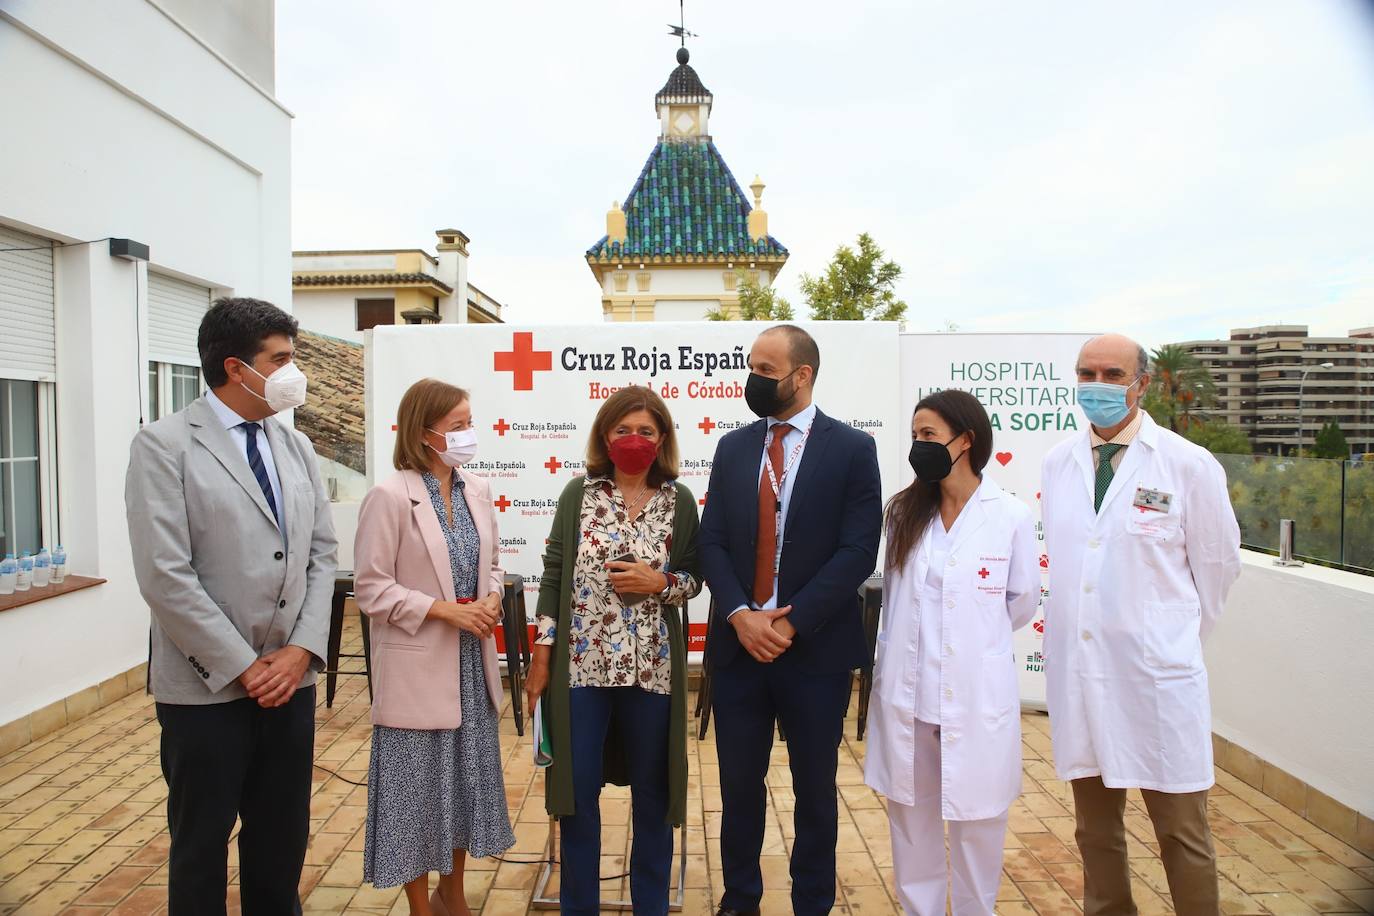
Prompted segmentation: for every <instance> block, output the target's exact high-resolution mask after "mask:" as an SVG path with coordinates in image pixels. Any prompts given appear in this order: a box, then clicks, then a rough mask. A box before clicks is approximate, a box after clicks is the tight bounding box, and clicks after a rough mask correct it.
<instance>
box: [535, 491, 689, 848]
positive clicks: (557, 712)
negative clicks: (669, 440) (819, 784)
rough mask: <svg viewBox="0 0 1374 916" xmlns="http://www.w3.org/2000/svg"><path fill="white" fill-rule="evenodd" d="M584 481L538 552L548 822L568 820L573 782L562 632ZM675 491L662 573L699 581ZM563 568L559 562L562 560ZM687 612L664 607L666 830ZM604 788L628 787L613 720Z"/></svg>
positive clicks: (679, 812) (680, 816)
mask: <svg viewBox="0 0 1374 916" xmlns="http://www.w3.org/2000/svg"><path fill="white" fill-rule="evenodd" d="M584 480H585V478H584V477H574V478H573V479H572V481H571V482H569V484H568V485H567V486H566V487H564V488H563V493H562V495H561V496H559V497H558V509H557V510H556V511H555V513H554V517H553V528H552V530H550V532H549V543H548V545H547V547H546V548H545V550H544V575H543V577H542V578H541V579H540V580H539V607H538V613H539V614H540V615H541V616H545V617H553V618H555V619H556V620H557V621H558V633H557V637H556V638H555V640H554V644H553V660H552V665H551V666H550V671H549V684H548V687H546V688H545V690H544V695H543V698H544V703H543V709H544V722H545V727H546V728H547V729H548V732H549V737H550V739H551V741H552V743H553V764H552V765H551V766H549V767H548V769H547V770H546V771H545V793H544V807H545V808H546V809H547V810H548V812H549V814H550V815H551V816H553V817H564V816H567V815H571V814H573V813H574V810H573V809H574V807H575V805H574V802H573V779H572V741H571V739H570V737H569V731H568V727H569V719H570V718H571V713H570V711H569V697H568V694H569V693H570V692H571V691H570V688H569V686H568V627H569V625H570V623H569V621H570V619H571V615H570V614H569V606H570V604H571V601H572V576H573V562H572V561H573V559H574V558H575V557H576V553H577V546H576V545H577V543H578V541H579V532H578V529H579V527H580V526H581V519H582V496H583V492H584V489H585V487H584ZM674 486H676V488H677V497H676V500H677V502H676V506H675V515H674V518H673V546H672V549H671V550H670V551H669V554H668V569H669V570H670V571H673V572H689V573H691V574H692V576H693V577H695V578H696V580H697V581H698V582H700V581H701V572H700V570H699V569H698V567H697V528H698V527H699V519H698V515H697V501H696V497H695V496H693V495H692V491H691V490H688V489H687V488H686V487H684V486H683V485H682V484H680V483H678V484H675V485H674ZM565 558H566V560H567V562H564V560H565ZM684 611H685V608H679V607H671V606H665V607H664V608H663V617H664V621H665V622H666V623H667V625H668V652H669V658H670V659H671V680H672V694H671V710H672V711H671V713H670V718H669V722H668V818H667V820H668V823H669V824H671V825H673V826H674V827H676V826H678V825H680V824H683V823H685V822H686V819H687V641H686V639H685V633H684V627H683V618H684V616H685V614H684ZM603 759H604V761H605V762H604V764H603V767H604V772H603V777H604V779H603V785H604V784H606V783H610V784H612V785H617V786H624V785H628V784H629V781H630V780H629V771H628V767H627V766H626V762H625V751H624V746H623V744H622V743H621V739H620V735H619V733H618V731H617V729H616V726H615V723H614V721H612V723H611V727H610V729H609V730H608V733H607V735H606V749H605V755H604V757H603Z"/></svg>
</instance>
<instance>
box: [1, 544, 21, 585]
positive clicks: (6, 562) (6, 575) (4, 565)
mask: <svg viewBox="0 0 1374 916" xmlns="http://www.w3.org/2000/svg"><path fill="white" fill-rule="evenodd" d="M18 578H19V561H18V560H16V559H15V558H14V554H12V553H7V554H5V559H3V560H0V595H13V594H14V580H15V579H18Z"/></svg>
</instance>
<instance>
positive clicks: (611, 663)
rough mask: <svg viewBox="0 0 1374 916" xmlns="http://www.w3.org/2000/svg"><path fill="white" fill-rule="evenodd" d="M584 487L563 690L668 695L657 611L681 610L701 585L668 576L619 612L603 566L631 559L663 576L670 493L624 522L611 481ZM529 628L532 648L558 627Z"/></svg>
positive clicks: (547, 622)
mask: <svg viewBox="0 0 1374 916" xmlns="http://www.w3.org/2000/svg"><path fill="white" fill-rule="evenodd" d="M585 487H586V492H585V494H584V495H583V497H582V518H581V522H580V524H579V526H578V528H579V536H578V542H577V552H576V554H575V556H574V558H573V560H572V562H573V563H574V566H573V576H572V602H571V605H570V612H571V615H572V619H571V620H570V621H569V626H568V681H569V686H571V687H631V686H637V687H640V688H642V689H644V690H647V691H648V692H649V693H665V694H666V693H669V692H670V686H669V685H670V674H671V671H670V667H671V661H670V659H669V656H668V625H667V623H666V622H665V621H664V619H663V607H664V605H677V606H681V605H682V604H684V603H685V602H686V600H687V599H688V598H691V597H692V596H693V595H695V594H697V592H699V591H701V584H700V583H699V582H697V580H696V579H695V578H694V577H693V576H692V575H691V574H690V573H685V572H672V571H667V577H668V580H669V582H670V583H671V584H670V585H669V586H668V588H667V590H666V591H664V592H660V593H654V594H651V595H649V596H648V597H647V598H645V599H644V600H642V601H640V602H638V603H635V604H631V605H629V606H626V605H625V603H624V601H622V600H621V596H620V595H619V594H618V593H617V592H616V590H615V588H614V587H612V585H611V580H610V578H609V576H608V575H607V574H608V573H609V570H607V569H606V563H608V562H610V561H611V560H614V559H616V558H617V557H620V556H624V555H625V554H626V553H633V554H634V555H635V557H637V558H638V559H640V560H642V561H644V562H645V563H648V564H649V565H650V566H652V567H653V568H654V569H656V570H659V571H663V567H664V566H666V565H667V563H668V554H669V551H670V550H671V549H672V546H673V518H674V514H675V509H676V504H677V488H676V487H675V486H674V485H673V482H672V481H667V482H665V483H664V484H663V485H662V486H660V487H659V488H658V490H657V491H656V492H654V493H653V495H651V496H650V497H649V502H648V504H647V505H646V506H645V507H644V511H643V512H641V513H640V515H639V518H637V519H635V520H634V521H633V522H631V521H629V519H628V518H627V516H626V513H625V499H624V497H623V496H622V495H621V493H620V490H619V489H617V488H616V486H615V483H614V482H613V481H611V480H609V479H607V478H605V477H589V478H588V479H587V480H586V482H585ZM565 556H566V554H565ZM535 623H536V628H537V631H536V632H537V636H536V638H535V643H536V645H543V646H550V645H553V643H554V640H555V639H556V638H557V628H558V623H557V621H556V620H554V618H552V617H544V616H540V617H539V618H538V619H537V620H536V622H535Z"/></svg>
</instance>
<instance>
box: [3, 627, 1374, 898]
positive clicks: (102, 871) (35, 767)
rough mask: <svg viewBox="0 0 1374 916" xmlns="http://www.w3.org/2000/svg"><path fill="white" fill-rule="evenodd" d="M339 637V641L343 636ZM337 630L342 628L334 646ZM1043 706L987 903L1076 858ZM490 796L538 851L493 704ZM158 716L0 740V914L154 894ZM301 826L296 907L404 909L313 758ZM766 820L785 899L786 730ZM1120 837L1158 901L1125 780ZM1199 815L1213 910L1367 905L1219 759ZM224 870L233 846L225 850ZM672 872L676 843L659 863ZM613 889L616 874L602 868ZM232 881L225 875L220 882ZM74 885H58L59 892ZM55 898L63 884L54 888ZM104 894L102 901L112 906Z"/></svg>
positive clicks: (769, 865) (1055, 885) (697, 818)
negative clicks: (496, 777) (6, 744)
mask: <svg viewBox="0 0 1374 916" xmlns="http://www.w3.org/2000/svg"><path fill="white" fill-rule="evenodd" d="M346 635H348V638H349V639H350V640H352V645H353V646H354V647H356V645H357V643H356V636H354V635H352V631H351V630H350V633H349V634H346ZM348 645H349V644H348V643H346V645H345V649H346V651H347V650H348ZM340 687H341V689H340V692H339V695H338V697H337V698H336V703H335V706H334V708H333V709H332V710H324V709H323V708H321V709H320V710H319V714H318V718H317V723H318V727H317V741H316V748H317V756H318V759H319V760H320V761H321V763H323V764H324V765H326V766H328V767H329V768H330V769H332V770H336V771H338V772H340V773H343V774H345V775H347V776H348V777H349V778H350V779H355V780H361V779H363V778H365V775H366V768H367V762H368V755H369V741H370V737H371V727H370V725H369V723H368V719H367V695H366V692H365V687H364V685H363V683H362V679H361V678H356V679H345V680H344V681H343V682H341V685H340ZM1046 728H1047V720H1046V719H1045V717H1044V716H1039V715H1024V716H1023V717H1022V733H1023V737H1024V740H1023V749H1024V752H1025V753H1024V760H1023V765H1024V769H1023V784H1024V786H1025V792H1024V793H1023V795H1022V797H1021V798H1020V799H1019V800H1018V802H1017V803H1016V805H1015V806H1014V808H1013V810H1012V812H1011V818H1010V821H1011V823H1010V828H1011V829H1010V830H1009V832H1008V834H1007V839H1006V847H1007V854H1006V874H1007V877H1006V878H1005V879H1004V881H1003V882H1002V886H1001V888H1000V889H999V894H998V897H999V903H998V907H997V909H998V912H999V913H1001V914H1004V916H1005V914H1030V913H1051V912H1064V913H1072V912H1076V911H1077V909H1078V907H1079V906H1080V905H1081V896H1082V866H1081V864H1079V856H1078V851H1077V848H1076V845H1075V843H1074V837H1073V832H1074V820H1073V808H1072V793H1071V791H1070V789H1069V786H1068V785H1067V784H1066V783H1063V782H1060V781H1059V780H1057V779H1056V778H1055V776H1054V771H1053V768H1052V765H1051V763H1050V762H1049V758H1050V755H1051V747H1050V742H1049V738H1048V734H1047V732H1046ZM854 730H855V722H854V718H853V716H852V715H851V717H850V719H849V721H848V722H847V723H846V726H845V740H844V743H843V744H842V746H841V749H840V759H841V765H840V773H839V790H838V791H839V800H840V820H841V826H840V834H839V835H840V839H839V843H838V858H837V864H838V871H839V888H840V893H839V897H838V899H837V902H836V909H835V912H836V913H837V914H841V916H843V914H845V913H848V914H851V916H853V914H857V916H873V914H883V916H886V914H895V913H898V912H899V910H898V908H897V907H896V905H895V903H894V902H893V896H892V892H891V888H892V871H891V847H890V843H889V840H888V827H887V815H886V811H885V810H884V801H883V799H882V798H881V797H880V796H878V795H877V794H876V793H873V792H872V791H871V790H869V789H868V788H867V787H866V786H864V785H863V781H862V761H863V755H864V753H865V750H866V749H865V746H864V744H863V743H862V742H859V741H857V740H855V739H854ZM501 732H502V754H503V760H504V762H505V769H504V777H505V784H506V790H507V799H508V802H509V805H510V810H511V812H512V816H513V820H514V822H515V829H516V840H517V843H516V847H515V849H514V850H512V852H511V853H510V854H509V855H508V857H509V858H512V859H537V858H538V856H540V855H541V854H542V852H543V849H544V842H545V838H546V836H547V832H548V829H549V828H548V818H547V816H546V815H545V814H544V810H543V804H544V781H543V777H542V775H540V774H539V773H537V772H536V771H535V770H534V768H533V767H532V766H531V765H530V763H529V760H528V755H527V753H526V752H527V749H528V748H527V744H526V743H524V742H522V740H521V739H519V738H517V736H516V735H515V734H514V723H513V720H512V718H511V717H510V714H509V704H507V706H506V709H505V710H504V718H503V719H502V722H501ZM694 735H695V733H694V732H693V737H691V738H690V739H689V742H688V756H689V769H690V771H691V774H692V776H691V782H690V787H689V811H688V835H689V840H688V843H689V861H688V866H687V884H688V898H687V906H686V908H685V912H686V913H688V914H689V916H700V914H708V916H709V914H712V913H714V906H715V902H716V900H717V899H718V898H719V896H720V893H721V891H722V880H721V875H720V846H719V836H720V812H719V810H718V808H719V784H720V780H721V773H720V767H719V763H718V757H717V755H716V750H715V738H714V735H712V736H708V738H707V739H706V741H704V742H698V741H697V740H696V739H695V737H694ZM157 744H158V727H157V723H156V721H155V720H154V718H153V716H152V707H151V703H150V702H149V700H148V698H147V697H146V696H144V695H142V693H141V692H140V693H137V694H133V695H130V696H127V697H124V698H123V699H120V700H118V701H116V702H115V703H113V704H111V705H110V706H107V707H105V708H103V709H100V710H98V711H96V712H95V713H93V714H92V715H90V716H87V717H85V718H82V719H78V720H76V721H74V722H72V723H71V724H69V725H68V726H66V727H65V728H63V729H61V730H59V731H58V732H56V733H54V734H53V735H52V736H50V737H49V738H45V739H43V740H41V741H40V742H39V743H38V744H30V745H27V746H25V747H24V748H21V749H17V750H15V751H13V752H11V753H9V754H7V755H4V756H2V757H0V914H3V916H12V914H13V912H14V911H15V910H18V909H19V908H20V907H26V908H25V909H24V910H22V912H54V913H56V912H61V911H62V910H63V909H64V908H66V909H71V911H72V912H73V913H75V914H81V913H83V912H84V913H87V914H89V916H95V914H97V913H100V914H107V913H111V912H115V913H119V914H120V916H132V914H136V913H138V914H144V913H156V912H159V911H161V910H162V909H163V908H164V907H165V904H166V887H165V885H166V881H167V864H166V863H167V855H168V844H169V838H168V836H167V833H166V823H165V802H166V785H165V783H163V781H162V778H161V775H160V772H159V770H158V764H157V751H158V748H157ZM313 779H314V795H313V798H312V804H311V818H312V828H313V829H312V841H311V846H310V850H309V852H308V854H307V864H306V867H305V871H304V872H303V874H302V880H301V889H302V895H303V899H304V901H305V908H306V910H307V911H308V912H312V913H344V912H353V913H377V914H382V913H387V912H395V913H407V912H408V909H407V908H406V906H405V903H404V899H403V895H402V894H401V892H400V890H399V889H390V890H385V891H379V890H377V889H375V888H371V887H369V886H365V885H362V884H361V856H362V851H363V842H364V831H363V824H364V821H365V818H366V810H367V809H366V803H367V790H366V788H365V787H362V786H353V785H348V784H346V783H344V782H343V781H341V780H340V779H337V778H334V777H332V776H330V775H328V774H326V773H323V772H322V771H316V772H315V773H314V774H313ZM768 786H769V809H768V819H767V827H766V831H765V840H764V851H763V855H764V857H765V861H764V863H763V867H764V870H765V882H766V884H767V888H768V896H767V898H766V899H765V901H764V906H763V908H764V911H765V912H778V913H790V912H791V904H790V900H789V897H788V877H789V876H788V860H787V856H788V854H789V852H790V849H791V847H792V843H793V838H794V835H795V825H794V823H793V818H792V810H793V808H794V807H795V795H794V794H793V792H792V781H791V773H790V771H789V769H788V766H787V748H786V747H785V745H782V744H781V743H779V744H777V745H775V748H774V752H773V756H772V766H771V768H770V770H769V773H768ZM1128 800H1129V802H1128V816H1127V820H1126V826H1127V829H1128V840H1127V843H1128V853H1129V855H1130V857H1131V858H1130V861H1131V867H1132V869H1133V872H1134V875H1133V879H1132V886H1133V893H1134V894H1135V896H1136V903H1137V906H1138V907H1139V909H1140V912H1141V913H1142V914H1152V913H1167V912H1169V902H1168V895H1167V882H1166V881H1165V880H1164V874H1163V869H1162V865H1161V864H1160V862H1159V858H1158V846H1157V844H1156V842H1155V839H1154V832H1153V827H1152V826H1151V825H1150V823H1149V819H1148V817H1146V815H1145V810H1144V807H1143V805H1142V803H1141V799H1140V795H1139V793H1138V792H1131V793H1130V794H1129V796H1128ZM1209 807H1210V811H1209V813H1210V820H1211V822H1212V825H1213V834H1214V838H1215V840H1216V843H1217V848H1218V851H1219V857H1218V868H1219V870H1220V872H1221V883H1220V888H1221V899H1222V906H1221V908H1222V911H1223V912H1225V913H1228V914H1239V913H1255V912H1261V911H1267V912H1278V913H1286V912H1314V911H1316V912H1332V913H1334V912H1341V911H1342V910H1341V908H1342V907H1344V908H1345V909H1346V910H1349V911H1356V910H1359V909H1361V908H1363V909H1365V910H1371V911H1374V859H1371V858H1370V857H1369V856H1368V855H1366V854H1365V853H1363V852H1361V851H1360V850H1357V849H1355V848H1353V847H1351V846H1349V845H1348V844H1346V843H1345V842H1343V841H1341V840H1340V839H1337V838H1336V837H1333V836H1331V835H1329V834H1328V833H1326V832H1325V831H1323V830H1321V829H1320V827H1319V826H1317V825H1314V824H1312V823H1311V822H1309V821H1308V820H1306V819H1304V818H1302V817H1300V816H1298V815H1297V814H1294V813H1293V812H1292V811H1291V810H1289V809H1288V808H1285V807H1283V806H1282V805H1281V804H1279V803H1278V802H1277V801H1276V800H1275V799H1273V798H1270V797H1268V796H1266V795H1264V794H1263V793H1262V792H1259V791H1258V790H1256V789H1254V788H1253V787H1252V786H1249V785H1247V784H1245V783H1244V782H1242V781H1240V780H1238V779H1236V778H1235V777H1234V776H1233V775H1231V774H1229V773H1226V772H1225V771H1218V782H1217V788H1216V789H1215V790H1214V791H1213V793H1212V797H1211V800H1210V806H1209ZM602 814H603V821H604V832H603V852H604V853H605V854H606V858H605V859H604V860H603V863H602V867H603V870H604V871H606V872H607V873H610V872H611V870H614V873H617V874H618V873H619V872H622V871H624V870H625V856H626V854H627V848H628V842H629V833H630V831H629V829H628V820H629V817H628V815H629V795H628V792H627V790H625V789H621V788H613V789H612V788H608V789H607V791H606V794H605V796H604V801H603V809H602ZM227 854H228V855H227V857H228V860H229V862H230V863H231V868H233V869H235V870H234V871H233V872H232V873H231V874H233V875H234V877H235V880H236V878H237V871H236V866H237V852H236V849H234V848H233V847H232V846H231V848H230V849H229V850H228V851H227ZM538 870H539V866H538V865H537V864H516V863H500V862H497V861H495V860H494V859H487V860H475V861H472V862H469V863H468V868H467V880H466V885H467V886H466V896H467V898H468V903H469V905H470V906H471V907H473V908H474V909H476V908H478V907H480V908H481V909H482V912H483V913H484V914H492V913H496V914H500V913H525V912H526V906H527V903H528V900H529V896H530V888H531V887H532V885H533V881H534V878H535V876H536V875H537V873H538ZM674 875H675V876H676V861H675V864H674ZM607 885H608V892H610V891H612V890H613V891H614V892H616V893H624V892H625V891H624V887H625V882H624V881H623V880H621V881H618V882H607ZM234 891H235V893H236V892H237V887H236V886H235V887H234ZM73 892H76V893H75V896H73ZM64 901H65V902H64ZM112 907H114V908H116V909H111V908H112Z"/></svg>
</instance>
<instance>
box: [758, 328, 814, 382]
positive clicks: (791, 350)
mask: <svg viewBox="0 0 1374 916" xmlns="http://www.w3.org/2000/svg"><path fill="white" fill-rule="evenodd" d="M763 333H765V334H773V333H778V334H783V335H785V336H786V337H787V358H788V359H790V360H791V361H792V368H793V369H795V368H797V367H798V366H810V367H811V383H812V384H813V385H814V384H815V383H816V379H817V378H818V377H819V376H820V374H821V348H820V347H818V346H816V338H814V337H812V336H811V335H810V334H808V333H807V332H806V331H805V330H804V329H802V328H799V327H797V326H796V325H795V324H779V325H775V326H773V327H771V328H769V329H768V330H766V331H764V332H763Z"/></svg>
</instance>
